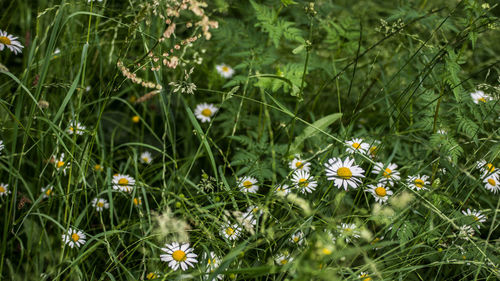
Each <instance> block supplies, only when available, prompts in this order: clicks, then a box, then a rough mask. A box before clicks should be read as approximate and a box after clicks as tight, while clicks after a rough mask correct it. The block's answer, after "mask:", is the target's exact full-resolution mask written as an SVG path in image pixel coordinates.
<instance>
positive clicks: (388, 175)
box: [383, 168, 392, 178]
mask: <svg viewBox="0 0 500 281" xmlns="http://www.w3.org/2000/svg"><path fill="white" fill-rule="evenodd" d="M391 173H392V170H391V169H389V168H385V170H384V174H383V175H384V177H386V178H390V177H391Z"/></svg>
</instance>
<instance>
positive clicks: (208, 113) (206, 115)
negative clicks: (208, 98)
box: [194, 103, 219, 123]
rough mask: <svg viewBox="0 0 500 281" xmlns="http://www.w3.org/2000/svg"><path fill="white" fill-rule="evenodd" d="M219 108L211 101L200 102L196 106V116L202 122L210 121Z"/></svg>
mask: <svg viewBox="0 0 500 281" xmlns="http://www.w3.org/2000/svg"><path fill="white" fill-rule="evenodd" d="M218 110H219V109H218V108H217V107H215V106H214V105H213V104H211V103H200V104H198V105H197V106H196V109H195V110H194V115H195V116H196V118H198V119H200V121H201V122H202V123H205V122H210V120H211V118H212V116H214V114H215V113H216V112H217V111H218Z"/></svg>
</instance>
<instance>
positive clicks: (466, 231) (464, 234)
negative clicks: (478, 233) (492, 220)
mask: <svg viewBox="0 0 500 281" xmlns="http://www.w3.org/2000/svg"><path fill="white" fill-rule="evenodd" d="M474 234H475V231H474V229H473V228H472V227H471V226H470V225H462V226H461V227H460V229H459V233H458V236H459V237H460V238H462V239H465V240H466V239H468V237H469V236H474Z"/></svg>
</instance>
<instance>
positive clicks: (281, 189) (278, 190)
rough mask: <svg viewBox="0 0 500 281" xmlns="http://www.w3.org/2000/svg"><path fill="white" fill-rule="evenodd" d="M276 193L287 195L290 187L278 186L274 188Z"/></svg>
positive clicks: (285, 185)
mask: <svg viewBox="0 0 500 281" xmlns="http://www.w3.org/2000/svg"><path fill="white" fill-rule="evenodd" d="M274 191H275V192H276V193H282V194H285V195H286V194H288V193H290V191H291V190H290V186H288V185H287V184H280V185H278V186H276V189H275V190H274Z"/></svg>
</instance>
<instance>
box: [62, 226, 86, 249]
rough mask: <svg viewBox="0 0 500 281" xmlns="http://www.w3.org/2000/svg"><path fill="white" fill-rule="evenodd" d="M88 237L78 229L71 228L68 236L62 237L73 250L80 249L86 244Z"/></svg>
mask: <svg viewBox="0 0 500 281" xmlns="http://www.w3.org/2000/svg"><path fill="white" fill-rule="evenodd" d="M86 237H87V236H85V234H84V233H83V232H82V231H81V230H78V229H76V228H75V229H73V228H70V229H68V232H67V233H66V234H63V235H62V240H63V242H64V243H66V244H67V245H68V246H70V247H71V248H73V247H75V246H76V247H77V248H79V247H80V246H81V245H83V244H85V239H86Z"/></svg>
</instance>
